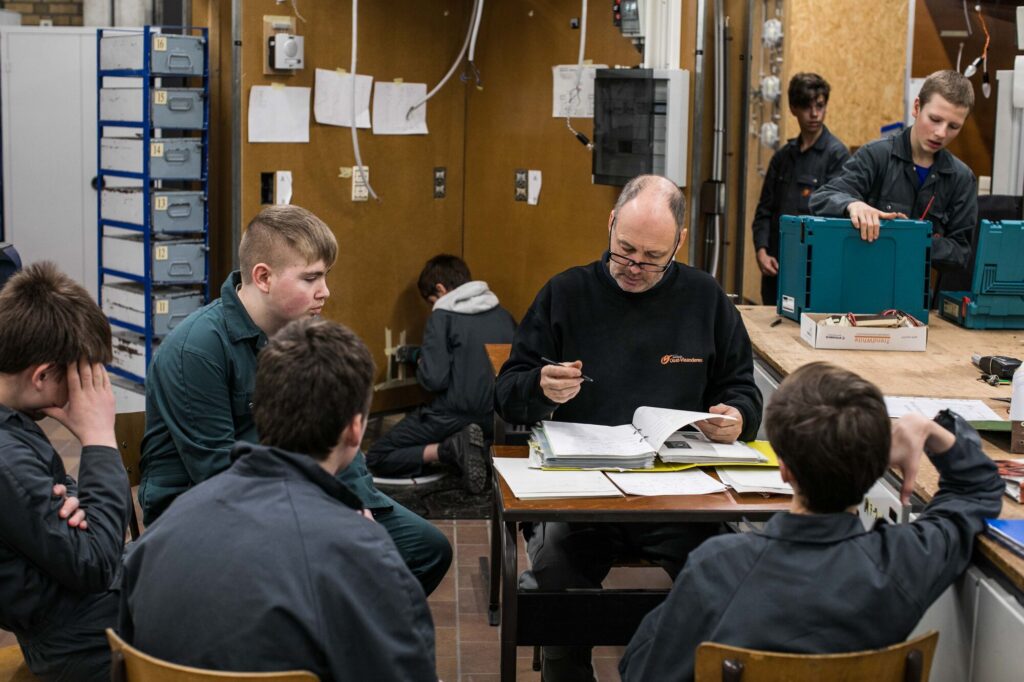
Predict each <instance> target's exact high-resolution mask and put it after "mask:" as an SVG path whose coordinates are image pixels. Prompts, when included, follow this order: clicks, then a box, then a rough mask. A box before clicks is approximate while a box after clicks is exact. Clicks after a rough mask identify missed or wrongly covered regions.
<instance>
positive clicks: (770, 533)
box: [619, 413, 1003, 682]
mask: <svg viewBox="0 0 1024 682" xmlns="http://www.w3.org/2000/svg"><path fill="white" fill-rule="evenodd" d="M936 421H938V422H939V423H940V424H942V425H943V426H945V427H946V428H948V429H950V430H951V431H953V432H954V433H955V434H956V444H955V445H953V447H952V449H950V450H949V451H948V452H946V453H945V454H942V455H934V456H931V461H932V463H933V464H934V465H935V468H936V469H938V471H939V475H940V479H939V492H938V493H936V495H935V497H934V498H933V499H932V501H931V502H930V503H929V504H928V506H927V507H926V508H925V510H924V512H923V513H922V514H921V515H920V516H919V517H918V518H917V519H916V520H915V521H913V522H912V523H905V524H900V525H889V524H887V523H885V522H884V521H879V522H878V523H876V524H875V526H874V528H873V529H872V530H870V531H865V530H864V526H863V525H862V524H861V521H860V520H859V519H858V518H857V517H856V516H855V515H853V514H849V513H846V512H842V513H838V514H788V513H785V514H776V515H775V516H774V517H772V519H771V520H770V521H768V523H767V524H766V525H765V528H764V530H762V531H759V532H758V531H755V532H751V533H740V534H734V535H719V536H718V537H715V538H712V539H710V540H708V541H706V542H705V543H704V544H703V545H701V546H700V547H699V548H697V549H696V550H695V551H693V552H691V553H690V556H689V559H688V560H687V562H686V566H685V567H684V568H683V572H682V573H680V574H679V577H678V578H677V579H676V582H675V585H673V587H672V591H671V592H670V593H669V596H668V598H667V599H666V600H665V601H664V602H663V603H662V604H661V605H660V606H658V607H657V608H655V609H654V610H653V611H651V612H650V613H649V614H648V615H647V616H646V617H645V618H644V620H643V621H642V622H641V624H640V627H639V628H638V629H637V632H636V634H635V635H634V636H633V640H632V641H631V642H630V643H629V646H628V647H627V648H626V654H625V656H624V657H623V659H622V661H621V663H620V664H619V671H620V672H621V673H622V679H623V680H624V682H631V681H633V680H658V681H659V682H671V681H674V680H677V681H684V680H692V679H693V666H694V658H695V656H696V648H697V646H698V645H699V644H700V643H701V642H717V643H719V644H728V645H732V646H740V647H748V648H752V649H763V650H767V651H780V652H788V653H800V654H803V653H843V652H848V651H858V650H862V649H875V648H881V647H885V646H889V645H891V644H895V643H897V642H901V641H903V640H904V639H906V637H907V635H909V634H910V631H911V630H912V629H913V628H914V626H915V625H917V623H918V621H920V620H921V616H922V615H924V612H925V610H927V609H928V607H929V606H930V605H931V603H932V602H933V601H935V600H936V599H937V598H938V597H939V595H941V594H942V592H943V591H944V590H945V589H946V588H947V587H949V586H950V585H951V584H952V583H953V581H954V580H956V578H957V576H959V575H960V574H961V573H963V571H964V570H965V569H966V568H967V565H968V563H969V562H970V558H971V548H972V547H973V546H974V536H975V535H976V534H977V533H979V532H981V530H982V529H983V528H984V525H985V519H986V518H991V517H994V516H998V515H999V510H1000V509H1001V506H1002V496H1003V483H1002V480H1001V479H1000V478H999V474H998V472H997V471H996V466H995V464H994V463H993V462H992V461H991V460H990V459H989V458H988V457H987V456H986V455H985V454H984V453H983V452H982V451H981V441H980V440H979V439H978V434H977V432H976V431H974V429H972V428H971V427H970V425H968V424H967V422H965V421H964V420H963V419H962V418H960V417H954V416H952V415H951V414H950V413H943V414H941V415H940V416H939V417H937V418H936Z"/></svg>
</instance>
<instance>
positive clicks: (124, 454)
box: [114, 412, 146, 540]
mask: <svg viewBox="0 0 1024 682" xmlns="http://www.w3.org/2000/svg"><path fill="white" fill-rule="evenodd" d="M145 433H146V413H145V412H122V413H120V414H117V415H115V416H114V438H116V439H117V449H118V451H119V452H120V453H121V462H122V463H123V464H124V470H125V471H126V472H128V485H130V486H132V487H133V488H134V487H135V486H137V485H138V484H139V482H140V481H141V480H142V471H141V470H140V468H139V461H140V460H141V459H142V436H143V435H144V434H145ZM128 531H129V533H131V536H132V540H138V539H139V535H141V531H140V529H139V515H138V512H136V511H135V496H134V495H133V496H132V513H131V518H130V519H129V520H128Z"/></svg>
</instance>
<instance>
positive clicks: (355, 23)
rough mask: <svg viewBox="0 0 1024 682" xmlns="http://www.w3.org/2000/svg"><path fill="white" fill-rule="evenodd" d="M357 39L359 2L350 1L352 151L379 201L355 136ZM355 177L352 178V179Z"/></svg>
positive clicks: (357, 166)
mask: <svg viewBox="0 0 1024 682" xmlns="http://www.w3.org/2000/svg"><path fill="white" fill-rule="evenodd" d="M358 38H359V0H352V64H351V65H350V67H349V74H351V76H352V120H351V123H352V151H353V152H355V155H356V170H355V172H356V173H358V174H359V179H360V180H361V181H362V183H363V184H364V185H366V191H367V192H369V193H370V196H371V197H373V198H374V199H376V200H377V201H380V197H378V196H377V193H376V192H374V191H373V185H371V184H370V178H369V177H367V175H366V173H364V172H363V158H362V156H360V154H359V137H358V135H357V134H356V129H357V128H358V126H357V125H356V45H357V43H358ZM354 177H355V176H353V179H354Z"/></svg>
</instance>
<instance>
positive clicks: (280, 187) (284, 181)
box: [274, 171, 292, 204]
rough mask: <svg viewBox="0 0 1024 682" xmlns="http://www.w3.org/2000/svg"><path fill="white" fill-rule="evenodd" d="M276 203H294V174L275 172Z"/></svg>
mask: <svg viewBox="0 0 1024 682" xmlns="http://www.w3.org/2000/svg"><path fill="white" fill-rule="evenodd" d="M274 203H275V204H290V203H292V172H291V171H274Z"/></svg>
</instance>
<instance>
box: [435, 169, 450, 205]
mask: <svg viewBox="0 0 1024 682" xmlns="http://www.w3.org/2000/svg"><path fill="white" fill-rule="evenodd" d="M447 187H448V169H447V168H445V167H444V166H437V167H435V168H434V198H435V199H444V195H445V192H446V189H447Z"/></svg>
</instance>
